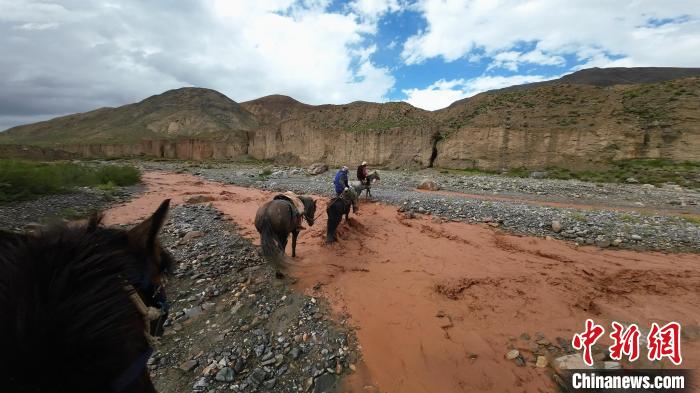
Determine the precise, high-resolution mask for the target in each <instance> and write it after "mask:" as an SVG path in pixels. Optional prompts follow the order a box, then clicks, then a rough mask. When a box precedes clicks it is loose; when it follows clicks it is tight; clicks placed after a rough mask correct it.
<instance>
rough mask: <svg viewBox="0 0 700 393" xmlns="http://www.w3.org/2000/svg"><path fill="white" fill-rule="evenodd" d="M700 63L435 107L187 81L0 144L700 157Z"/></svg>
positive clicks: (542, 157)
mask: <svg viewBox="0 0 700 393" xmlns="http://www.w3.org/2000/svg"><path fill="white" fill-rule="evenodd" d="M699 72H700V70H698V69H681V70H679V69H641V70H636V71H635V70H625V69H609V70H585V72H584V71H581V72H580V73H575V74H573V75H570V76H567V77H565V78H562V79H561V80H557V81H552V82H546V83H538V84H532V85H526V86H521V87H518V88H509V89H503V90H499V91H493V92H487V93H482V94H479V95H477V96H475V97H471V98H468V99H465V100H461V101H457V102H455V103H454V104H452V105H451V106H450V107H448V108H445V109H443V110H440V111H436V112H428V111H424V110H421V109H418V108H415V107H413V106H411V105H409V104H407V103H403V102H400V103H397V102H390V103H384V104H377V103H368V102H354V103H350V104H346V105H319V106H314V105H307V104H303V103H301V102H298V101H296V100H294V99H292V98H290V97H286V96H279V95H277V96H268V97H263V98H260V99H257V100H253V101H248V102H244V103H241V104H240V105H239V104H237V103H235V102H234V101H231V100H230V99H228V98H227V97H225V96H223V95H222V94H220V93H218V92H215V91H212V90H207V89H194V88H186V89H178V90H173V91H170V92H166V93H163V94H161V95H158V96H154V97H151V98H148V99H146V100H144V101H142V102H140V103H137V104H132V105H127V106H124V107H120V108H106V109H100V110H97V111H93V112H88V113H85V114H76V115H71V116H66V117H63V118H58V119H54V120H51V121H48V122H42V123H37V124H33V125H27V126H21V127H16V128H14V129H11V130H9V131H7V132H6V133H2V134H0V143H15V144H29V145H41V146H44V147H51V148H53V149H61V150H62V151H65V152H69V153H70V154H74V155H79V156H84V157H93V156H95V157H122V156H130V157H133V156H153V157H165V158H180V159H191V160H203V159H236V158H240V157H242V156H252V157H255V158H257V159H264V160H276V161H282V162H288V163H295V164H308V163H311V162H315V161H324V162H327V163H329V164H335V165H341V164H348V165H354V164H355V163H357V162H360V161H363V160H365V161H368V162H369V163H370V164H372V165H374V166H389V167H406V166H408V167H427V166H432V165H434V166H438V167H445V168H472V167H478V168H485V169H506V168H516V167H528V168H546V167H550V166H559V167H568V168H572V169H581V168H597V167H602V166H605V165H606V164H607V163H609V162H610V161H612V160H620V159H627V158H668V159H672V160H677V161H685V160H690V161H700V101H699V100H698V97H699V96H700V78H698V77H692V76H691V77H685V78H681V79H672V78H673V77H676V76H687V75H693V74H694V73H695V74H698V73H699ZM668 79H671V80H668ZM638 81H644V82H647V81H655V82H656V83H644V84H640V83H635V82H638ZM2 154H3V153H2V151H0V155H2Z"/></svg>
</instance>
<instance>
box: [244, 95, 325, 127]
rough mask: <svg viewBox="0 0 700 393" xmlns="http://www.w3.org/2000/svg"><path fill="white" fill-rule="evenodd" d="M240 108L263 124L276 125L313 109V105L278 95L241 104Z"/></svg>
mask: <svg viewBox="0 0 700 393" xmlns="http://www.w3.org/2000/svg"><path fill="white" fill-rule="evenodd" d="M241 106H242V107H243V108H244V109H246V110H247V111H248V112H250V113H252V114H254V115H255V116H256V117H257V118H258V120H259V121H260V122H261V123H263V124H270V123H276V122H278V121H281V120H285V119H288V118H290V117H296V116H298V115H300V114H301V113H304V112H306V111H309V110H311V109H313V108H314V106H313V105H308V104H304V103H301V102H299V101H297V100H295V99H294V98H292V97H289V96H284V95H279V94H274V95H270V96H265V97H261V98H257V99H255V100H251V101H246V102H242V103H241Z"/></svg>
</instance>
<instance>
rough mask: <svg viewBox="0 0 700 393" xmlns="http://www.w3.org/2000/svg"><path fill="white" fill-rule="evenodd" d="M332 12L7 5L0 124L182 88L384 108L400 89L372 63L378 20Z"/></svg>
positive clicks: (316, 8)
mask: <svg viewBox="0 0 700 393" xmlns="http://www.w3.org/2000/svg"><path fill="white" fill-rule="evenodd" d="M329 4H330V1H328V0H264V1H255V2H241V1H224V0H218V1H211V2H209V1H196V2H195V1H191V2H190V1H188V2H177V3H171V2H162V3H160V2H156V1H152V2H142V1H140V0H123V1H119V2H118V3H116V2H112V3H110V2H106V1H100V2H97V1H95V2H81V1H77V0H63V1H60V2H58V1H56V2H50V1H49V2H38V1H19V0H17V1H14V0H13V1H8V0H0V9H2V10H3V12H2V13H0V51H1V52H2V53H3V56H0V74H2V75H3V78H0V123H4V124H9V122H10V121H11V120H10V119H19V118H28V117H32V118H34V116H36V115H41V114H45V115H46V117H49V115H51V116H53V115H54V114H57V113H71V112H76V111H85V110H90V109H94V108H96V107H99V106H116V105H122V104H125V103H129V102H134V101H136V100H139V99H142V98H144V97H147V96H149V95H152V94H158V93H161V92H163V91H165V90H167V89H171V88H177V87H181V86H202V87H209V88H213V89H216V90H219V91H221V92H222V93H224V94H226V95H227V96H229V97H231V98H232V99H234V100H236V101H239V102H240V101H245V100H249V99H253V98H258V97H261V96H264V95H268V94H287V95H290V96H293V97H295V98H297V99H299V100H301V101H304V102H308V103H312V104H320V103H329V102H330V103H344V102H350V101H355V100H372V101H384V100H386V99H385V95H386V94H387V93H388V91H390V89H391V88H392V87H393V85H394V83H395V81H394V78H393V76H392V75H391V73H390V70H389V69H387V68H384V67H379V66H377V65H375V64H374V63H373V62H372V60H371V59H370V55H371V54H372V53H373V52H374V51H375V50H376V46H374V45H373V43H372V39H371V38H372V36H373V35H374V34H376V32H377V25H376V21H371V20H369V19H367V18H363V17H360V16H358V15H357V14H355V13H352V12H343V13H335V12H330V11H328V8H327V7H328V6H329ZM387 7H388V8H386V7H385V8H386V9H388V10H391V9H393V8H392V7H393V5H391V4H389V5H388V6H387ZM380 8H381V7H380ZM2 117H5V119H4V120H3V119H2Z"/></svg>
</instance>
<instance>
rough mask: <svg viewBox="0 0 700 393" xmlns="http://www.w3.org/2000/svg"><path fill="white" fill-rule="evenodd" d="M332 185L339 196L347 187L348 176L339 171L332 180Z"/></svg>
mask: <svg viewBox="0 0 700 393" xmlns="http://www.w3.org/2000/svg"><path fill="white" fill-rule="evenodd" d="M333 184H334V185H335V193H336V194H340V193H341V192H343V190H345V187H349V185H348V174H347V172H344V171H343V170H342V169H341V170H339V171H338V172H337V173H336V174H335V179H333Z"/></svg>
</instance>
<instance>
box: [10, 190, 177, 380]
mask: <svg viewBox="0 0 700 393" xmlns="http://www.w3.org/2000/svg"><path fill="white" fill-rule="evenodd" d="M168 208H169V200H166V201H164V202H163V203H162V204H161V205H160V207H159V208H158V209H157V210H156V211H155V213H153V215H151V216H150V217H149V218H148V219H146V220H145V221H143V222H141V223H139V224H137V225H136V226H135V227H133V228H132V229H131V230H124V229H120V228H107V227H103V226H102V225H101V216H99V215H94V216H92V217H91V218H90V219H89V220H88V221H87V222H86V223H84V224H78V225H75V224H69V225H65V224H57V225H53V226H48V227H44V228H41V229H39V230H36V231H34V232H28V233H25V234H13V233H7V232H3V231H0V315H3V316H4V317H6V318H0V333H2V334H0V346H1V347H2V348H3V351H4V354H5V355H6V356H5V357H4V358H3V359H0V379H1V380H2V381H3V383H4V384H8V383H9V386H8V385H3V388H8V389H7V391H22V392H24V391H32V392H34V391H57V392H68V391H70V392H107V391H112V392H123V391H125V389H129V390H128V391H129V392H153V391H154V390H153V386H152V383H151V381H150V376H149V373H148V369H147V367H146V362H147V361H148V358H149V357H150V355H151V354H152V352H153V345H152V343H153V339H152V335H158V334H161V333H162V329H163V322H164V321H165V319H166V316H167V301H166V298H165V290H164V287H165V284H166V277H167V275H168V273H169V272H171V271H172V269H173V265H174V261H173V258H172V257H171V256H170V254H169V253H168V252H167V251H166V250H165V249H164V248H163V247H162V246H161V245H160V243H159V241H158V233H159V231H160V229H161V228H162V227H163V224H164V222H165V219H166V216H167V212H168ZM154 321H156V323H155V324H154V323H151V322H154ZM31 359H40V361H41V362H42V363H46V364H51V365H52V367H50V368H49V369H47V370H46V374H44V375H43V376H42V378H32V374H31V373H30V372H31V370H29V369H27V368H26V367H24V366H22V365H23V364H26V363H27V362H29V361H31ZM75 370H80V372H79V373H78V372H75ZM3 391H4V390H3Z"/></svg>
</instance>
